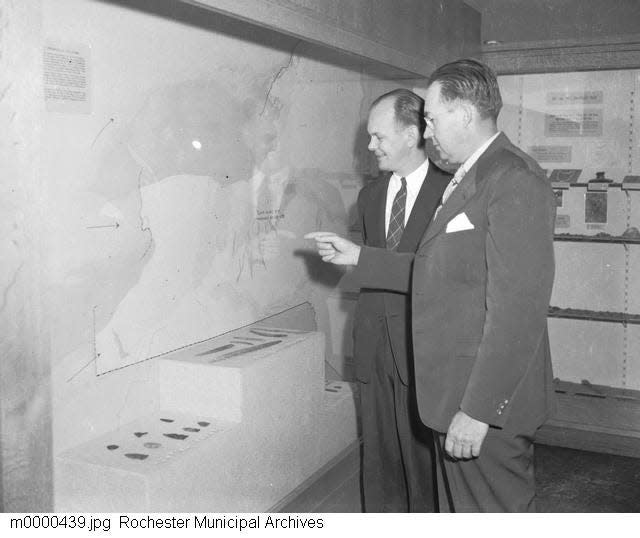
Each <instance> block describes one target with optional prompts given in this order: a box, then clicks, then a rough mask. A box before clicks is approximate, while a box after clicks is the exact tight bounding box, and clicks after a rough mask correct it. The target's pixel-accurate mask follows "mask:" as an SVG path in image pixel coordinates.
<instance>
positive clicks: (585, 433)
mask: <svg viewBox="0 0 640 538" xmlns="http://www.w3.org/2000/svg"><path fill="white" fill-rule="evenodd" d="M554 389H555V393H556V402H557V410H556V413H555V414H554V415H553V416H551V418H550V419H549V420H547V422H546V423H545V424H544V425H543V426H542V427H541V428H540V429H539V430H538V432H537V433H536V442H537V443H542V444H548V445H554V446H563V447H567V448H577V449H581V450H590V451H594V452H606V453H610V454H618V455H622V456H633V457H638V456H640V391H638V390H631V389H624V388H615V387H608V386H604V385H592V384H590V383H588V382H586V381H583V382H582V383H570V382H568V381H561V380H559V379H556V380H555V381H554Z"/></svg>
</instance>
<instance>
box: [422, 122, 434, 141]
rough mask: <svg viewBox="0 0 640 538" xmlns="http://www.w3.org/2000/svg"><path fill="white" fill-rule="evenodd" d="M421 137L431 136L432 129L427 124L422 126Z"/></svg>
mask: <svg viewBox="0 0 640 538" xmlns="http://www.w3.org/2000/svg"><path fill="white" fill-rule="evenodd" d="M422 138H424V139H425V140H427V139H428V138H433V129H431V127H429V126H428V125H427V126H426V127H425V128H424V133H423V134H422Z"/></svg>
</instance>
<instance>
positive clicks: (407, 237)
mask: <svg viewBox="0 0 640 538" xmlns="http://www.w3.org/2000/svg"><path fill="white" fill-rule="evenodd" d="M423 105H424V101H423V100H422V98H420V97H419V96H418V95H416V94H415V93H413V92H411V91H409V90H405V89H399V90H394V91H392V92H389V93H387V94H384V95H382V96H380V97H379V98H378V99H376V100H375V101H374V102H373V104H372V105H371V108H370V112H369V120H368V124H367V130H368V132H369V136H370V141H369V150H370V151H372V152H373V153H374V154H375V156H376V158H377V161H378V168H379V169H380V170H382V171H387V172H390V174H388V175H385V176H384V177H383V178H380V179H378V180H376V181H372V182H370V183H369V184H368V185H366V186H365V187H364V188H363V189H362V190H361V191H360V193H359V196H358V204H357V205H358V215H359V223H360V228H361V230H362V236H363V241H364V244H365V245H369V246H372V247H379V248H383V249H388V250H389V251H397V252H409V253H414V252H415V250H416V248H417V246H418V242H419V241H420V238H421V237H422V235H423V234H424V231H425V229H426V227H427V224H428V223H429V221H430V220H431V218H432V216H433V212H434V211H435V209H436V207H437V205H438V203H439V200H440V198H441V196H442V193H443V191H444V188H445V187H446V185H447V183H448V182H449V180H450V179H451V175H450V174H448V173H446V172H443V171H442V170H440V169H439V168H438V167H437V166H435V165H434V164H433V163H432V162H430V161H429V160H428V159H427V158H426V155H425V152H424V140H423V132H424V119H423V116H422V109H423ZM408 299H409V297H408V295H407V294H405V293H396V292H392V291H386V290H379V289H368V288H366V287H365V288H362V289H361V290H360V295H359V299H358V305H357V309H356V314H355V318H354V361H355V367H356V377H357V379H358V381H360V394H361V417H362V431H363V440H364V442H363V445H364V446H363V465H362V481H363V491H364V502H365V509H366V511H368V512H409V511H412V512H432V511H433V510H434V508H435V506H434V503H435V499H434V497H435V492H434V484H435V476H432V467H433V461H432V454H431V452H432V450H433V436H432V432H431V430H429V428H427V427H425V426H424V425H423V424H422V423H421V422H420V420H419V418H418V414H417V408H416V402H415V393H414V391H413V387H414V383H413V361H412V353H411V342H410V334H411V331H410V326H409V319H410V318H409V308H410V305H409V300H408Z"/></svg>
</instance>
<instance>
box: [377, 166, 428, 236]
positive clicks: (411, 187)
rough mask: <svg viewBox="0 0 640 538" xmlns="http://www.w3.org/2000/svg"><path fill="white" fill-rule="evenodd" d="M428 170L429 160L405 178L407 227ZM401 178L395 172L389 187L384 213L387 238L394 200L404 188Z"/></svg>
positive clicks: (405, 222)
mask: <svg viewBox="0 0 640 538" xmlns="http://www.w3.org/2000/svg"><path fill="white" fill-rule="evenodd" d="M428 170H429V159H425V161H424V162H423V163H422V164H421V165H420V166H418V168H416V169H415V170H414V171H413V172H411V173H410V174H408V175H406V176H405V177H404V178H405V179H406V180H407V201H406V203H405V207H404V224H405V226H406V225H407V221H408V220H409V217H410V216H411V210H412V209H413V206H414V204H415V203H416V198H418V193H419V192H420V188H421V187H422V183H423V182H424V179H425V177H426V175H427V172H428ZM401 177H402V176H399V175H398V174H396V173H395V172H394V173H393V174H391V178H390V179H389V185H388V186H387V205H386V207H385V211H384V235H385V237H386V235H387V233H389V220H390V219H391V206H392V205H393V199H394V198H395V197H396V194H397V193H398V191H399V190H400V187H401V186H402V182H401V181H400V178H401Z"/></svg>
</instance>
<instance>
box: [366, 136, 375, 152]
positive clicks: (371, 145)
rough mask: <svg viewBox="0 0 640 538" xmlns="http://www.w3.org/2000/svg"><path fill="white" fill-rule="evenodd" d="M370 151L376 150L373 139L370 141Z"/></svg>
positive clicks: (368, 147)
mask: <svg viewBox="0 0 640 538" xmlns="http://www.w3.org/2000/svg"><path fill="white" fill-rule="evenodd" d="M367 149H368V150H369V151H374V150H375V149H376V145H375V142H374V141H373V137H372V138H370V139H369V145H368V146H367Z"/></svg>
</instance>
